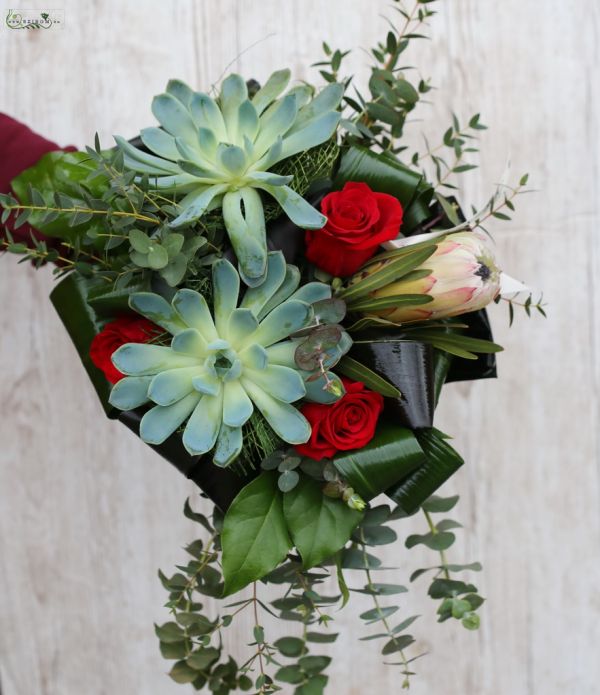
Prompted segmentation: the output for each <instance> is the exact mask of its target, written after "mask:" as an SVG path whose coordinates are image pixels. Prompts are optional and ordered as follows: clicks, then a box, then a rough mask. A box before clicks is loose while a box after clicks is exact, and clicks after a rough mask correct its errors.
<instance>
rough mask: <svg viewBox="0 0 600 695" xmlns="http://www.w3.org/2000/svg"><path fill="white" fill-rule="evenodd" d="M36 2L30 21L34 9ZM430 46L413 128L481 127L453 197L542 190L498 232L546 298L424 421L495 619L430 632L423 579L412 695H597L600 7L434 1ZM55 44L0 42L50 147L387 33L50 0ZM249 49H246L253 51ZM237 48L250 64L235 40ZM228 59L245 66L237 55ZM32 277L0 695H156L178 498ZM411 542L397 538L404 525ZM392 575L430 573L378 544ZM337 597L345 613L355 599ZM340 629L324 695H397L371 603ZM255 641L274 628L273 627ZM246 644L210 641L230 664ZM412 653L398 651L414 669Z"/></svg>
mask: <svg viewBox="0 0 600 695" xmlns="http://www.w3.org/2000/svg"><path fill="white" fill-rule="evenodd" d="M38 5H39V3H37V4H36V3H34V4H33V6H35V7H37V6H38ZM440 5H441V8H440V9H441V13H440V15H439V16H438V17H437V19H436V20H435V21H434V24H433V36H434V41H433V42H432V43H429V44H422V45H421V46H420V47H419V48H418V49H417V48H415V49H412V52H411V54H410V58H411V61H412V62H413V63H414V62H417V63H418V65H419V66H420V70H421V72H422V74H423V75H424V76H430V77H432V78H433V82H434V83H435V84H436V85H437V87H438V89H437V91H436V92H434V93H433V98H434V101H435V103H434V106H433V107H423V108H422V109H421V111H420V112H419V114H418V115H419V117H420V119H421V121H420V122H415V123H414V124H413V125H412V126H411V128H410V132H411V137H414V138H417V137H418V134H419V132H420V131H421V130H425V131H426V132H427V133H429V134H430V135H431V136H432V138H434V139H435V138H437V140H438V141H439V139H440V138H441V134H442V133H443V130H444V129H445V128H446V127H447V125H448V124H449V114H450V111H451V110H452V109H453V110H455V111H456V112H457V113H458V115H459V116H460V117H461V118H463V119H464V118H468V117H469V116H470V115H471V114H472V113H474V112H475V111H479V110H480V111H481V112H482V114H483V116H482V117H483V120H484V122H485V123H487V124H489V125H490V126H491V129H490V130H489V131H487V132H486V134H485V135H484V138H483V156H482V168H481V169H480V170H478V171H477V172H474V173H469V174H468V175H467V176H466V177H465V178H464V183H465V191H464V195H463V200H464V201H466V202H475V203H477V202H481V201H483V200H484V199H485V198H486V196H487V195H488V194H489V192H490V191H491V187H492V185H493V183H494V182H495V181H496V180H497V179H498V178H499V176H500V174H501V173H502V170H503V168H504V163H505V160H506V157H507V155H508V156H510V157H511V158H512V161H513V165H514V169H515V174H519V173H521V172H523V171H526V170H527V171H529V172H530V174H531V181H532V183H533V185H534V186H535V187H536V188H537V189H539V191H540V192H539V193H538V194H536V195H533V196H530V197H527V198H523V199H522V200H521V201H520V202H519V206H518V214H517V217H516V220H515V222H514V223H513V224H511V225H504V224H499V225H497V227H496V232H497V234H496V239H497V245H498V253H499V255H500V257H501V259H502V263H503V265H504V267H505V268H506V269H507V270H509V271H510V272H511V273H512V274H513V275H515V276H517V277H519V278H523V279H526V280H527V281H528V282H529V283H530V284H531V285H533V286H535V287H539V288H543V289H544V290H545V291H546V297H547V301H548V303H549V307H548V311H549V316H550V318H549V320H548V321H544V320H543V319H541V318H540V319H537V318H536V319H533V320H531V321H528V320H527V319H526V318H525V317H519V320H518V321H517V322H516V325H515V326H514V327H513V328H512V329H511V330H508V327H507V315H506V314H507V312H506V307H499V308H494V309H493V310H492V314H493V319H494V323H495V328H496V335H497V339H498V340H499V342H501V343H502V344H504V345H505V347H506V348H507V350H506V352H505V353H504V354H503V355H501V356H500V359H499V367H500V373H501V377H502V378H501V379H500V380H499V381H497V382H479V383H475V384H466V385H465V384H461V385H453V386H450V387H448V388H447V389H446V390H445V393H444V397H443V402H442V405H441V407H440V410H439V416H438V425H439V426H440V427H441V428H443V429H445V430H447V431H449V432H452V433H454V434H455V435H456V445H457V447H458V448H459V449H460V450H461V451H462V452H463V453H464V455H465V457H466V459H467V465H466V466H465V467H464V469H463V470H462V471H461V472H460V473H459V474H458V475H457V476H456V477H455V479H454V480H453V481H452V482H451V483H450V484H449V485H447V487H446V490H445V491H446V492H454V491H458V492H460V493H461V495H462V503H461V505H460V507H459V510H458V512H457V516H459V517H460V519H461V520H462V521H464V523H465V525H466V531H465V532H463V533H461V534H460V539H459V541H458V543H457V545H456V547H455V549H453V550H452V558H453V559H454V560H455V561H457V562H458V561H463V560H475V559H479V560H481V561H483V563H484V566H485V570H484V572H483V574H482V575H479V576H477V580H478V583H479V584H480V586H481V590H482V592H483V594H484V595H485V596H486V597H487V598H488V599H489V600H488V603H486V605H485V607H484V609H483V611H482V616H483V624H482V628H481V630H480V632H479V633H468V632H466V631H464V630H463V629H462V628H460V626H458V625H455V624H448V623H446V624H444V625H437V624H436V623H435V608H436V606H435V604H433V603H432V602H431V601H430V600H428V599H427V597H426V596H424V593H425V585H424V584H420V583H418V584H417V585H416V586H415V587H414V590H413V591H411V593H410V594H408V596H407V597H406V598H404V600H403V602H402V610H403V611H404V612H405V614H406V615H410V614H413V613H421V614H422V615H423V617H422V618H421V619H420V620H419V621H418V622H417V623H416V624H415V626H414V627H415V632H416V634H418V635H419V644H418V649H421V650H426V651H428V652H429V655H428V656H426V657H425V658H423V659H421V660H419V661H417V662H416V664H415V668H416V670H417V672H418V676H416V677H415V678H414V680H413V687H412V691H413V692H414V693H415V694H416V695H424V694H427V695H432V694H435V695H465V694H466V695H559V694H561V695H562V693H573V694H574V695H594V694H595V693H598V692H599V690H598V688H599V686H598V682H599V679H600V661H599V660H598V651H597V650H598V644H599V637H600V635H599V628H598V625H599V624H600V621H599V609H600V589H599V587H600V572H599V562H598V548H599V541H600V515H599V514H598V507H599V505H598V501H599V500H598V497H599V490H600V486H599V471H600V468H599V451H598V435H597V431H598V425H599V420H598V418H599V416H598V384H599V378H600V359H599V352H598V345H599V341H600V319H599V317H598V309H599V306H600V293H599V289H598V287H599V281H598V278H597V273H598V269H599V268H600V243H599V230H598V224H599V222H600V219H599V215H598V200H599V194H600V190H599V185H598V165H599V164H600V149H599V147H600V145H599V138H598V126H599V124H600V104H599V95H600V92H599V89H598V78H597V75H598V68H599V67H600V66H599V61H598V32H599V31H600V17H599V13H600V7H599V6H598V3H597V2H596V0H574V1H573V2H570V3H565V2H560V1H559V0H547V1H546V2H544V3H539V2H537V1H536V0H505V1H504V2H502V3H499V2H496V0H461V1H460V2H442V3H440ZM61 7H63V8H64V10H65V27H64V29H63V30H51V31H37V32H33V31H32V32H24V31H21V32H18V31H10V30H8V29H6V28H5V27H3V28H2V29H0V66H1V68H2V69H1V70H0V108H2V110H4V111H6V112H8V113H10V114H12V115H14V116H16V117H17V118H20V119H22V120H24V121H25V122H27V123H29V124H31V125H32V126H33V127H34V128H35V129H37V130H38V131H39V132H41V133H43V134H45V135H47V136H49V137H51V138H54V139H55V140H57V141H58V142H60V143H63V144H67V143H74V144H76V145H78V146H82V145H83V144H85V143H88V142H91V141H92V138H93V134H94V131H95V130H96V129H97V130H98V131H99V133H100V136H101V139H102V142H103V143H104V144H107V145H108V144H109V143H110V136H111V134H113V133H119V134H122V135H125V136H132V135H134V134H135V133H136V132H137V130H138V129H139V128H140V127H143V126H146V125H149V124H150V123H151V121H152V117H151V114H150V109H149V106H150V100H151V97H152V96H153V95H154V94H156V93H158V92H160V91H161V90H162V89H163V88H164V85H165V83H166V81H167V79H168V78H170V77H174V76H177V77H180V78H183V79H185V80H187V81H189V82H190V83H191V84H192V85H194V86H195V87H198V88H200V87H202V88H207V87H209V86H210V85H211V84H212V83H214V82H215V81H217V80H218V79H219V77H220V76H221V74H222V73H223V72H224V70H225V69H226V67H227V66H228V65H231V68H232V69H237V70H239V71H243V73H244V74H245V75H246V76H255V77H257V78H258V79H264V78H265V77H266V76H267V75H268V73H269V71H270V70H271V69H274V68H277V67H281V66H284V65H288V66H290V67H291V68H292V70H293V72H294V75H295V77H297V78H300V79H302V78H313V79H314V78H315V73H314V71H312V70H310V69H309V65H310V63H311V62H313V61H314V60H316V59H317V58H318V57H319V51H320V42H321V40H322V39H326V40H328V41H329V42H330V43H331V44H332V45H336V46H338V45H339V46H341V47H343V48H355V51H354V53H353V55H352V57H351V59H350V61H349V65H350V67H352V68H355V69H357V70H358V72H359V76H360V77H361V78H364V75H365V70H364V66H363V63H364V60H365V58H366V55H365V54H364V53H363V51H362V50H361V49H364V48H366V47H369V46H370V45H372V43H373V40H374V39H375V38H377V37H378V36H380V35H381V34H382V32H383V31H385V24H384V21H383V19H382V18H381V14H382V13H383V14H387V15H391V14H392V12H393V11H392V10H391V9H390V8H389V6H388V2H387V1H385V2H384V1H379V0H377V1H376V0H328V2H322V0H297V1H296V2H292V0H284V1H281V0H279V1H277V0H262V1H261V2H258V1H257V0H237V1H235V0H198V1H197V2H192V1H191V0H176V1H173V2H160V1H159V0H152V1H149V0H148V1H147V2H145V3H136V2H133V1H132V0H130V1H129V2H122V1H117V0H103V2H102V3H98V2H96V3H83V2H79V1H78V0H62V3H61ZM257 42H258V43H257ZM254 44H256V45H254ZM251 46H253V47H252V48H250V49H249V50H247V51H246V52H244V53H243V55H241V56H240V57H237V58H236V56H239V54H240V53H241V52H242V51H244V49H247V48H248V47H251ZM51 287H52V279H51V276H50V273H49V272H48V271H41V272H37V273H36V272H34V271H33V270H31V269H29V268H27V267H25V266H19V267H17V265H16V264H15V263H14V262H13V259H8V258H2V260H1V261H0V292H1V295H0V296H1V298H2V301H1V304H0V306H1V309H0V336H1V338H0V364H1V365H2V368H1V370H0V403H1V413H2V415H1V417H0V443H1V444H0V460H1V464H2V465H1V467H0V484H1V491H2V492H1V500H2V508H1V512H0V542H1V557H2V562H1V566H0V669H1V671H0V674H1V682H2V695H80V694H81V693H86V694H89V695H104V694H109V693H110V694H111V695H114V694H119V695H120V694H121V693H123V694H124V695H137V694H138V693H139V694H141V693H143V694H144V695H158V694H159V693H160V694H161V695H167V694H170V693H177V692H185V691H186V689H185V688H184V687H182V686H176V685H175V684H173V683H171V682H170V680H169V679H168V678H167V677H166V676H165V675H164V673H165V671H166V670H167V668H168V665H167V662H165V661H163V660H162V659H161V658H160V656H159V654H158V649H157V644H156V640H155V638H154V635H153V631H152V621H153V620H160V619H162V618H164V612H163V609H161V606H162V604H163V602H164V600H165V595H164V592H163V590H162V588H161V587H160V585H159V583H158V581H157V578H156V569H157V568H158V567H159V566H160V567H162V568H164V569H166V570H169V569H170V568H171V567H172V565H173V564H174V563H175V562H177V561H179V560H181V558H182V552H181V550H180V547H181V546H182V545H184V544H185V543H186V542H187V541H189V540H190V539H191V538H192V537H193V534H194V532H195V529H194V528H192V526H191V525H190V524H189V523H188V522H186V521H185V520H184V518H183V516H182V514H181V507H182V504H183V501H184V499H185V497H186V495H188V494H189V493H190V492H192V488H191V487H190V486H189V485H188V484H187V483H186V481H185V480H184V479H183V478H182V477H180V476H179V475H178V474H177V473H176V472H175V471H174V470H173V469H171V467H170V466H169V465H168V464H166V463H165V462H164V461H163V460H161V459H160V458H159V457H158V456H157V455H155V454H154V453H152V452H151V451H150V450H149V449H148V448H146V447H145V446H144V445H143V444H142V443H141V442H140V441H138V440H136V438H135V437H133V436H132V435H131V434H130V433H129V432H127V431H126V430H125V428H123V427H121V426H119V425H117V424H115V423H110V422H108V421H107V420H106V419H105V418H104V417H103V415H102V412H101V410H100V407H99V405H98V403H97V402H96V401H95V398H94V395H93V392H92V388H91V386H90V384H89V383H88V382H87V379H86V377H85V375H84V373H83V370H82V369H81V368H80V366H79V364H78V363H77V362H76V359H75V352H74V349H73V347H72V346H71V345H70V344H69V340H68V339H67V336H66V335H65V333H64V332H63V329H62V327H61V325H60V323H59V320H58V318H57V316H56V315H55V314H54V311H53V309H52V308H51V306H50V303H49V301H48V299H47V295H48V293H49V291H50V289H51ZM422 526H423V523H422V521H421V520H420V519H411V520H409V521H407V522H405V523H404V524H403V525H402V526H401V527H400V531H401V533H402V535H404V534H408V533H410V532H412V531H414V530H415V529H421V528H422ZM385 561H386V564H388V565H393V566H397V567H398V568H399V569H398V570H397V572H398V574H399V576H400V577H401V579H402V580H403V581H407V580H408V575H409V574H410V572H411V571H412V569H414V568H415V567H419V566H422V565H423V564H431V561H432V558H431V557H428V556H427V553H420V552H418V551H414V550H413V551H406V550H405V549H404V548H403V546H402V544H401V543H399V544H398V545H396V546H388V547H387V548H386V553H385ZM354 603H355V602H353V604H354ZM356 604H357V605H351V606H349V607H347V608H346V609H345V610H344V611H343V612H341V613H339V614H336V616H335V617H336V622H337V627H338V628H339V629H340V630H341V631H342V636H341V638H340V639H339V641H338V642H337V644H336V645H335V646H334V647H333V648H332V650H331V652H332V653H333V654H334V655H335V656H336V660H335V665H334V666H333V667H332V668H331V669H330V672H331V676H332V679H331V686H330V688H329V691H328V692H331V693H340V695H341V694H344V695H346V694H349V695H358V693H363V692H371V691H375V692H386V693H395V692H399V690H400V682H401V681H400V677H399V675H398V673H397V672H396V671H395V670H394V668H392V667H389V666H383V665H382V663H381V660H380V657H379V656H378V654H377V652H376V648H375V646H374V643H365V642H358V641H357V638H358V637H359V636H360V635H361V634H364V630H363V628H362V627H361V625H360V621H359V620H358V619H357V614H358V613H359V612H360V610H364V605H363V604H362V603H361V602H360V601H358V602H356ZM269 629H270V628H269ZM250 630H251V626H250V623H249V622H244V621H243V620H241V621H240V624H239V627H238V628H237V629H234V630H231V632H232V635H231V637H230V638H229V642H228V646H230V647H231V648H232V649H233V651H234V652H235V653H236V654H237V655H238V656H243V654H244V653H245V650H247V647H245V644H246V643H247V642H248V641H249V634H250ZM415 653H416V652H415Z"/></svg>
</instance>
